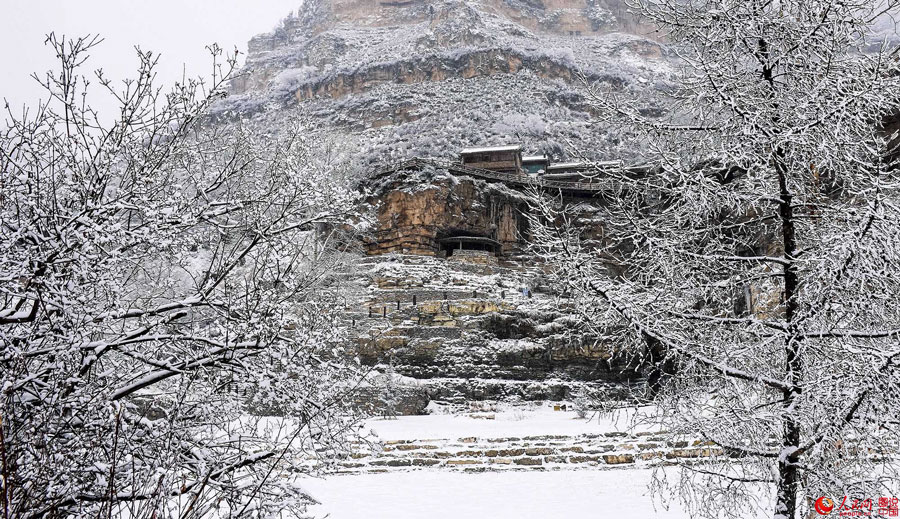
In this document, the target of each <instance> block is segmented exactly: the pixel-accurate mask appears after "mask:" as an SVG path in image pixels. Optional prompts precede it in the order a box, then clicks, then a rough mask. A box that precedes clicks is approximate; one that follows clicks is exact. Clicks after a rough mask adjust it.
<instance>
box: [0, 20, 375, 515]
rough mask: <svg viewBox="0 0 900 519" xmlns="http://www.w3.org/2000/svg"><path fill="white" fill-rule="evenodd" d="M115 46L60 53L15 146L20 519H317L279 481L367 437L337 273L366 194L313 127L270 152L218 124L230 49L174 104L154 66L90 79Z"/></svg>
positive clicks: (6, 273) (299, 124) (9, 256)
mask: <svg viewBox="0 0 900 519" xmlns="http://www.w3.org/2000/svg"><path fill="white" fill-rule="evenodd" d="M98 42H99V40H98V39H96V38H84V39H76V40H71V41H63V40H60V39H57V38H56V37H55V36H53V35H51V36H50V37H49V38H48V45H49V46H50V48H51V49H52V50H53V51H54V52H55V53H56V55H57V58H58V59H59V63H60V69H59V70H58V71H57V72H55V73H51V74H48V75H47V76H46V77H43V78H37V79H39V80H40V81H41V83H42V85H43V87H44V88H45V90H46V92H47V94H48V96H47V100H46V102H45V103H43V104H41V105H40V106H39V107H38V108H37V109H36V110H34V111H33V112H32V113H26V114H24V115H22V116H16V115H14V114H13V113H12V112H11V111H9V110H8V113H7V120H6V125H5V129H4V130H3V132H2V134H0V175H2V176H0V250H2V253H0V343H2V357H0V366H2V369H0V373H2V374H0V388H2V398H3V412H2V427H0V431H2V438H0V440H2V447H3V449H2V459H0V469H2V481H3V496H2V501H0V506H2V508H3V510H4V514H5V515H4V517H12V516H16V517H48V516H49V517H61V516H82V515H83V516H92V517H97V516H107V517H109V516H111V515H117V514H127V515H129V516H133V517H143V516H146V517H150V516H154V517H155V516H160V515H162V516H182V515H184V516H187V515H191V516H198V517H199V516H204V515H209V514H211V513H218V514H223V515H244V514H249V513H254V514H265V513H266V511H267V510H270V509H274V510H280V511H287V510H291V509H293V508H301V507H302V504H303V502H304V500H305V499H306V498H305V497H304V495H303V494H302V492H301V491H300V490H299V489H298V488H296V486H295V485H293V484H292V483H291V481H289V480H285V478H283V477H280V476H279V477H275V476H273V468H274V467H275V465H278V467H279V471H281V470H284V469H287V468H291V467H293V468H294V469H296V470H298V471H307V470H309V468H308V467H307V466H305V465H298V462H299V460H302V458H303V456H300V455H299V454H300V453H307V454H306V455H308V456H317V457H324V458H326V459H327V458H329V457H331V456H334V455H335V454H337V453H340V452H342V451H343V450H344V449H345V448H346V447H345V444H346V441H347V438H348V437H349V436H350V435H352V434H353V430H354V429H353V420H352V419H351V418H350V417H351V416H352V413H346V412H345V411H346V410H345V408H344V397H345V396H346V394H347V393H348V392H349V391H351V390H352V389H353V384H354V381H355V380H357V379H358V376H357V374H356V372H355V369H354V368H353V366H348V365H346V364H345V363H344V362H343V358H344V355H343V351H342V349H343V346H344V339H345V329H344V327H343V326H342V324H341V322H340V320H339V314H338V313H337V312H336V311H335V310H336V309H339V308H343V306H344V304H345V303H344V301H343V299H342V297H343V296H342V289H341V285H340V278H339V277H337V276H335V275H334V274H335V273H336V272H338V271H339V270H340V269H342V268H345V267H346V263H347V261H349V260H348V257H349V256H348V255H347V254H345V253H344V251H343V249H344V247H345V244H346V243H347V240H346V239H345V236H344V235H345V234H346V233H349V232H352V229H351V228H350V227H349V226H347V225H345V224H346V222H348V221H350V216H351V212H352V211H353V209H354V208H355V207H356V206H357V195H356V194H355V193H353V192H352V191H350V190H349V189H348V183H347V182H346V181H345V179H344V178H343V175H346V172H344V171H342V170H341V169H340V168H339V167H337V168H335V167H334V164H333V163H329V162H328V161H326V160H323V158H322V157H321V156H320V155H319V154H318V152H317V147H318V146H319V143H320V142H322V140H323V138H324V136H323V135H321V134H319V133H318V132H317V131H316V130H315V129H313V128H310V127H309V125H307V124H305V123H304V121H303V119H302V118H300V117H298V118H296V120H295V121H293V122H292V124H293V126H292V127H291V128H288V129H287V130H286V131H284V132H279V134H278V136H275V137H272V136H270V135H262V134H261V133H260V132H258V131H251V130H250V129H248V128H247V127H246V126H245V125H244V123H242V122H241V121H226V122H215V121H212V120H210V118H208V117H207V116H206V113H207V109H208V107H209V106H210V104H211V103H214V102H215V101H216V100H217V99H218V98H220V97H221V96H222V95H223V93H224V87H225V85H226V82H227V81H228V80H229V78H230V74H231V70H232V69H233V67H234V61H233V59H231V58H226V59H225V60H224V62H223V61H222V53H221V51H220V50H219V49H217V48H212V49H211V50H212V51H213V57H214V59H215V60H216V61H215V63H214V70H215V74H214V76H213V77H212V78H210V79H209V80H207V81H200V80H185V81H184V82H183V83H181V84H178V85H177V86H176V87H175V88H174V89H173V90H172V91H171V92H166V93H164V92H163V91H162V90H161V89H160V88H159V87H157V86H156V85H155V83H154V67H155V63H156V61H155V60H156V58H155V57H154V56H153V55H152V54H151V53H144V52H139V53H138V57H139V59H140V66H139V69H138V73H137V76H136V77H135V78H134V79H132V80H130V81H126V82H125V83H124V84H123V85H121V86H118V85H116V84H114V83H112V82H110V81H108V80H106V79H105V78H104V76H103V75H102V73H100V72H98V73H96V75H95V76H93V77H88V76H85V75H82V73H81V68H83V67H82V65H83V64H84V62H85V60H86V59H87V57H88V54H89V53H90V51H91V49H92V48H93V47H94V45H96V44H97V43H98ZM92 82H94V83H98V84H99V87H100V89H101V90H102V91H105V92H106V94H107V95H113V96H115V98H116V99H117V102H118V104H119V113H118V114H117V115H116V117H115V118H114V119H112V120H111V121H109V122H107V120H106V119H104V118H103V117H102V116H101V114H98V113H96V112H95V111H94V110H93V109H92V108H91V107H90V99H91V98H90V95H89V94H90V92H93V91H94V89H92V88H91V87H93V85H92V84H91V83H92ZM288 451H290V453H291V455H285V453H286V452H288Z"/></svg>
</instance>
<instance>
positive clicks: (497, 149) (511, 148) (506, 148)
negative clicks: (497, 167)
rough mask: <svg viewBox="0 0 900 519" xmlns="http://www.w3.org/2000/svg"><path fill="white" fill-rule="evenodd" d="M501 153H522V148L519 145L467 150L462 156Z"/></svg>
mask: <svg viewBox="0 0 900 519" xmlns="http://www.w3.org/2000/svg"><path fill="white" fill-rule="evenodd" d="M501 151H522V147H521V146H519V145H515V146H489V147H485V148H465V149H463V150H462V151H461V152H459V153H460V155H471V154H473V153H491V152H501Z"/></svg>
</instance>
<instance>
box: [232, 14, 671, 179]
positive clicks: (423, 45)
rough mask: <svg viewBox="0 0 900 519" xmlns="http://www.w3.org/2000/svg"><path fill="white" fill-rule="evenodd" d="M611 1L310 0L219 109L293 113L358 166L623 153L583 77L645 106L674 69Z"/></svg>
mask: <svg viewBox="0 0 900 519" xmlns="http://www.w3.org/2000/svg"><path fill="white" fill-rule="evenodd" d="M649 33H650V31H649V29H647V28H645V27H642V26H641V25H639V24H638V23H636V22H635V21H634V20H633V19H632V18H631V17H630V16H629V15H628V14H627V12H626V11H625V9H624V7H623V6H622V5H620V2H619V1H618V0H544V1H542V0H476V1H461V0H440V1H424V0H409V1H371V0H365V1H363V0H308V1H307V2H305V3H304V5H303V7H302V8H301V9H300V10H299V11H298V12H297V13H296V14H295V15H292V16H290V17H288V18H286V19H284V20H283V21H282V23H281V25H280V26H279V28H278V29H276V30H275V31H273V32H271V33H269V34H264V35H260V36H257V37H255V38H254V39H253V40H251V42H250V45H249V49H250V51H249V55H248V57H247V61H246V65H245V67H244V70H243V71H242V73H241V75H240V76H239V77H238V78H236V79H235V81H234V83H233V95H231V96H230V97H229V99H228V100H227V101H226V102H224V103H222V104H221V105H220V106H219V110H220V111H221V112H223V113H228V114H242V115H253V116H255V117H257V118H264V119H265V120H271V121H275V120H277V119H278V118H279V117H280V116H282V115H283V114H284V113H286V112H289V111H292V110H297V109H302V110H304V111H305V112H306V113H307V114H310V115H311V116H313V117H314V118H316V119H317V120H319V121H320V122H321V124H323V125H326V126H329V127H332V128H334V129H335V130H337V131H339V132H343V133H347V134H350V135H353V137H354V140H355V141H356V143H357V145H358V146H359V147H360V148H361V149H365V150H366V152H367V153H366V157H367V158H366V160H367V161H368V162H369V163H370V164H375V163H381V162H386V161H393V160H398V159H401V158H406V157H409V156H412V155H419V156H422V155H424V156H435V157H444V158H449V157H450V156H452V155H453V154H455V152H456V151H457V150H458V149H459V148H460V147H463V146H467V145H473V144H498V143H508V142H521V143H522V144H524V145H525V146H526V148H527V149H529V150H530V151H534V152H543V153H549V154H551V155H555V156H557V157H559V158H565V157H570V156H572V155H574V154H579V153H581V154H587V155H589V156H592V157H615V158H618V157H621V156H623V155H626V156H627V155H629V154H630V153H632V151H633V150H631V149H630V148H629V147H628V146H624V145H622V143H621V141H620V139H619V137H618V136H613V135H611V134H609V133H608V132H607V131H606V130H605V128H604V127H603V126H602V125H598V124H597V123H596V122H594V121H595V120H596V115H597V114H596V113H592V110H591V107H590V103H589V102H588V100H587V99H586V97H585V92H584V86H585V84H586V83H594V82H600V83H602V84H604V85H606V86H608V87H609V88H612V89H615V90H617V91H623V92H627V93H628V95H629V96H632V97H637V98H644V99H646V101H647V106H648V109H652V107H653V101H652V95H651V94H652V92H653V91H654V90H656V89H657V88H663V87H664V86H665V83H666V80H667V78H668V77H669V75H670V74H671V73H672V71H673V67H672V60H671V58H670V57H669V56H668V54H667V51H666V49H665V47H664V46H663V45H660V44H659V43H658V42H656V41H654V40H653V39H651V38H648V37H646V36H641V34H649Z"/></svg>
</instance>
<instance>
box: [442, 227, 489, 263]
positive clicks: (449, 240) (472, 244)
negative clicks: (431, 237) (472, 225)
mask: <svg viewBox="0 0 900 519" xmlns="http://www.w3.org/2000/svg"><path fill="white" fill-rule="evenodd" d="M438 243H440V246H441V250H442V251H443V252H444V256H445V257H450V256H452V255H453V254H454V253H455V251H461V250H462V251H484V252H488V253H490V254H492V255H494V256H499V255H500V250H501V246H500V242H498V241H497V240H494V239H491V238H488V237H487V236H479V235H477V234H475V233H472V232H468V231H452V232H450V233H447V235H446V237H444V238H441V239H439V240H438Z"/></svg>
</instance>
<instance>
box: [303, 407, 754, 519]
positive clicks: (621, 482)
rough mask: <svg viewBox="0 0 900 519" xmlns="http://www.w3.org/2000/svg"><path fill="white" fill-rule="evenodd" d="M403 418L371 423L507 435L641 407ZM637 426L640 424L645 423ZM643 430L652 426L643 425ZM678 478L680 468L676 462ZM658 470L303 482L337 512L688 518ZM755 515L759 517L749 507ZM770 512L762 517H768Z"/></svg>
mask: <svg viewBox="0 0 900 519" xmlns="http://www.w3.org/2000/svg"><path fill="white" fill-rule="evenodd" d="M434 410H435V411H436V412H437V414H431V415H427V416H404V417H399V418H398V419H396V420H376V419H373V420H370V421H369V422H367V424H366V426H367V428H368V429H371V430H373V431H375V432H376V434H377V435H378V436H379V437H380V438H381V439H382V440H383V441H392V440H393V441H396V440H426V439H435V438H462V437H481V438H504V437H520V438H525V437H529V436H532V437H533V436H538V435H565V436H569V437H579V435H585V434H591V433H597V434H603V433H611V432H626V431H628V426H629V423H630V418H631V417H633V416H634V415H635V413H636V411H635V410H634V409H629V410H622V411H618V412H615V413H612V414H604V415H599V416H598V415H594V416H592V417H588V419H584V418H579V417H578V416H577V415H576V413H575V412H574V411H571V410H569V411H554V410H553V406H552V405H551V404H543V405H539V406H518V407H516V406H508V405H507V406H500V407H499V408H497V409H494V410H488V411H481V412H465V413H462V414H440V409H434ZM637 429H638V430H641V429H642V428H640V427H638V428H637ZM643 430H646V429H645V428H643ZM665 470H672V471H673V472H672V476H674V475H675V473H674V469H671V468H669V469H665ZM652 471H653V469H652V468H648V467H646V466H640V465H634V466H629V467H617V468H603V467H594V468H589V469H584V468H581V469H580V470H579V469H573V468H569V467H565V466H563V467H556V468H549V467H548V468H546V469H538V470H522V471H491V470H488V471H471V472H470V471H461V470H440V469H431V468H426V469H421V470H403V469H400V470H392V471H390V472H387V473H359V474H349V475H348V474H342V475H332V476H329V477H326V478H323V479H316V478H304V479H303V480H302V482H301V485H302V486H303V487H304V488H305V489H306V490H307V491H308V492H309V494H310V495H311V496H312V497H314V498H315V499H316V500H318V501H319V502H320V504H319V505H316V506H314V507H312V508H311V509H310V512H311V513H312V514H313V516H314V517H317V518H323V519H324V518H326V517H327V518H329V519H380V518H384V519H388V518H389V519H412V518H416V519H418V518H427V519H462V518H481V517H490V518H492V519H507V518H509V519H512V518H515V519H527V518H536V519H537V518H540V519H554V518H566V519H570V518H571V519H575V518H611V519H612V518H615V519H638V518H640V519H686V518H688V517H690V514H689V513H688V512H687V511H686V510H685V509H684V508H683V507H682V506H681V505H680V504H679V503H678V502H677V500H672V502H671V503H669V505H668V506H665V505H663V503H661V502H660V501H659V499H654V498H653V497H651V495H650V492H649V490H648V484H649V483H650V480H651V476H652ZM747 517H748V519H752V517H753V516H752V515H747ZM760 517H763V516H760Z"/></svg>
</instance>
